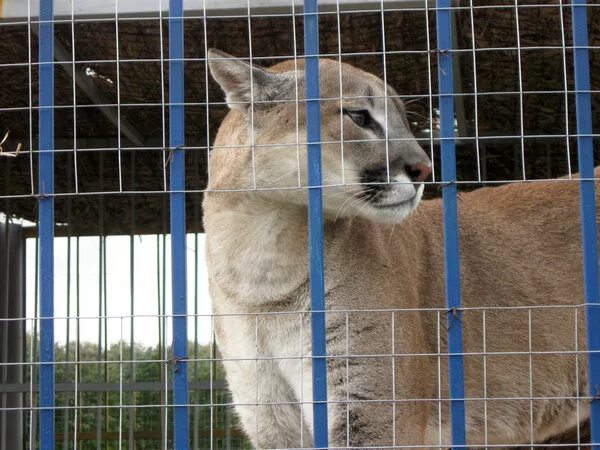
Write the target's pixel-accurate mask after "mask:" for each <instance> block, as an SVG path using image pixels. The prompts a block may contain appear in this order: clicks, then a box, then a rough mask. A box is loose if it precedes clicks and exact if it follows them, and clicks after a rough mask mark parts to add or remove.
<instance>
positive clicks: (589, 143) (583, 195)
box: [561, 0, 600, 449]
mask: <svg viewBox="0 0 600 450" xmlns="http://www.w3.org/2000/svg"><path fill="white" fill-rule="evenodd" d="M572 12H573V59H574V70H575V106H576V112H577V155H578V160H579V176H580V181H579V194H580V203H579V204H580V212H581V240H582V246H583V283H584V286H583V287H584V296H585V305H586V306H585V317H586V331H587V332H586V334H587V350H588V376H589V381H588V385H589V394H590V397H591V398H592V401H591V402H590V431H591V443H592V448H595V449H597V448H600V401H598V400H597V396H598V393H599V391H598V389H599V386H600V354H599V353H597V352H598V350H600V329H599V325H600V293H599V290H598V241H597V237H596V236H597V234H596V232H597V230H596V193H595V188H594V180H593V178H594V149H593V138H592V103H591V94H590V67H589V50H588V29H587V11H586V0H573V5H572ZM561 14H562V11H561Z"/></svg>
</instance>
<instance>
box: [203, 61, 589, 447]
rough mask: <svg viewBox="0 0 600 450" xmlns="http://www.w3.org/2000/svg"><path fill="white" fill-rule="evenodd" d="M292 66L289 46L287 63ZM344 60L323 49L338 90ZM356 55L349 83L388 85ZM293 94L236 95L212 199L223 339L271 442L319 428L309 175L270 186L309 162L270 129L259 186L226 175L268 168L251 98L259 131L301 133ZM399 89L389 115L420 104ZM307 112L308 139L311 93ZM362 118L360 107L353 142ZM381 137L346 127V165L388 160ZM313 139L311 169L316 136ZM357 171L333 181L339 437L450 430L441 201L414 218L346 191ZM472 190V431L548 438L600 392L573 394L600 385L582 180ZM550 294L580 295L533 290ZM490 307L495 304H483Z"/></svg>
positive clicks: (328, 154) (327, 80) (331, 258)
mask: <svg viewBox="0 0 600 450" xmlns="http://www.w3.org/2000/svg"><path fill="white" fill-rule="evenodd" d="M211 56H212V57H213V58H215V57H219V56H220V57H226V55H223V54H221V53H212V54H211ZM221 69H222V68H221ZM293 69H294V65H293V63H290V62H286V63H284V64H283V65H279V66H278V67H276V68H275V69H274V70H276V71H279V72H283V73H289V72H288V71H289V70H293ZM211 70H213V74H215V73H216V71H218V70H219V68H217V69H215V68H214V67H213V66H212V65H211ZM338 70H339V65H338V64H337V63H336V62H333V61H327V60H324V61H321V75H322V77H321V80H322V81H321V83H322V84H321V95H322V96H323V97H335V95H336V90H337V92H338V94H339V85H338V80H339V78H338V77H337V75H338V74H339V72H338ZM342 70H343V75H344V97H350V96H353V95H357V94H359V93H362V92H364V90H365V87H367V86H368V87H369V89H370V90H372V92H373V93H374V94H375V95H378V93H380V92H381V91H382V89H383V87H382V86H383V84H382V83H381V81H380V80H378V79H376V78H375V77H373V76H372V75H370V74H366V73H364V72H361V71H359V70H358V69H356V68H353V67H351V66H347V65H343V66H342ZM221 74H222V73H221ZM298 77H299V80H298V82H299V88H300V90H299V95H300V98H302V96H303V87H302V83H303V82H302V74H301V72H298ZM215 78H217V80H219V78H218V75H216V76H215ZM221 81H222V80H221ZM346 81H348V84H346ZM294 84H295V80H294ZM256 89H259V90H260V89H261V87H260V86H257V87H256ZM256 89H255V90H256ZM389 89H390V91H391V92H393V91H392V90H391V88H389ZM259 94H260V92H259ZM286 95H287V97H286V98H285V99H284V100H285V101H283V102H282V103H280V104H277V105H276V106H273V105H271V106H264V108H263V109H261V108H256V109H255V111H254V112H253V113H252V114H250V113H249V112H248V111H249V110H247V109H244V107H240V109H239V110H234V111H232V112H230V113H229V115H228V116H227V118H226V119H225V120H224V122H223V124H222V126H221V128H220V130H219V133H218V136H217V139H216V141H215V144H214V149H213V152H212V155H211V161H210V164H211V166H210V170H211V186H210V187H211V189H212V190H211V191H210V192H208V193H207V194H206V198H205V202H204V211H205V228H206V233H207V259H208V265H209V279H210V290H211V296H212V299H213V308H214V313H215V326H216V330H217V338H218V344H219V348H220V350H221V352H222V354H223V357H224V358H225V360H226V362H225V367H226V370H227V379H228V382H229V384H230V387H231V390H232V393H233V398H234V402H235V403H236V404H237V406H236V410H237V412H238V414H239V415H240V419H241V422H242V425H243V427H244V430H245V431H246V433H247V434H248V435H249V436H250V437H251V439H252V440H253V443H254V444H255V445H256V446H257V447H260V448H285V447H300V446H301V445H302V446H305V447H309V446H310V445H311V429H312V414H311V408H312V405H311V403H310V401H311V381H310V380H311V377H310V359H309V358H306V357H307V356H310V339H309V330H310V323H309V320H308V315H307V314H306V313H301V312H300V311H307V310H308V307H309V300H308V290H307V289H308V284H307V279H308V256H307V248H308V245H307V223H306V201H305V197H306V190H305V189H298V190H294V189H285V190H260V188H261V187H289V186H293V185H294V184H293V183H294V181H295V180H296V179H297V173H296V174H292V175H290V176H289V177H288V176H286V173H287V172H285V173H283V172H282V171H284V170H288V169H289V168H290V167H291V163H290V160H293V161H297V159H296V155H295V153H296V150H297V149H296V147H295V146H293V147H292V148H293V152H291V154H290V152H288V150H287V149H286V148H283V147H281V148H280V147H276V148H275V149H273V148H269V149H268V150H265V149H264V148H260V147H256V148H255V149H254V150H255V155H254V163H255V165H256V167H255V174H256V176H257V179H256V185H257V188H258V190H256V191H248V192H230V191H228V192H218V191H219V190H232V189H233V190H238V189H248V188H250V187H251V185H252V177H251V173H252V170H251V169H252V160H253V158H252V152H251V150H250V149H249V148H244V146H245V145H249V144H251V142H250V138H249V135H250V134H251V133H249V131H248V129H249V126H248V124H249V122H250V121H249V116H252V115H253V116H254V117H253V118H252V120H254V121H255V122H254V124H255V130H254V139H255V141H254V142H255V143H277V144H279V143H282V142H296V135H295V129H296V123H295V117H296V109H295V108H296V106H295V103H294V101H293V100H294V97H295V93H294V92H293V90H292V92H291V94H290V93H289V92H287V93H286ZM290 95H291V97H290ZM228 98H229V97H228ZM230 101H231V99H230ZM354 101H356V102H360V101H363V100H354ZM394 102H395V103H394V105H395V106H393V105H392V103H391V101H390V102H389V103H388V109H391V108H392V107H396V108H397V109H398V110H400V113H399V115H398V113H396V114H397V117H396V121H395V122H393V121H388V123H389V124H390V125H389V133H390V134H392V130H397V129H400V128H402V126H401V124H400V122H399V121H401V120H405V118H403V113H402V110H401V108H402V105H401V104H398V101H397V100H394ZM390 105H392V106H390ZM301 109H303V108H301ZM339 109H340V105H339V101H338V100H335V101H332V105H330V106H328V105H327V104H325V105H323V107H322V127H323V130H322V140H323V141H325V142H331V141H335V140H336V139H338V140H339V135H340V129H339V123H340V115H339ZM398 117H399V119H398ZM299 119H300V121H299V123H298V125H299V126H298V128H299V131H300V136H299V141H300V143H302V142H303V141H304V136H303V129H304V112H303V110H302V111H299ZM344 120H346V119H344ZM360 133H361V132H360V130H358V129H356V127H353V126H352V124H351V123H350V122H348V121H347V120H346V121H345V122H344V140H345V142H348V141H351V140H354V139H357V138H358V139H360V138H361V136H362V135H361V134H360ZM394 133H396V131H394ZM404 136H406V134H405V135H404ZM411 136H412V135H411ZM399 142H400V143H398V141H396V142H391V141H390V142H389V143H388V146H389V148H388V151H390V152H392V153H393V155H394V157H395V156H398V155H400V157H404V158H407V159H410V158H413V161H415V160H416V159H414V158H418V157H420V158H421V159H422V160H425V159H426V156H425V154H424V153H419V152H418V148H417V147H418V145H417V144H416V141H414V140H413V141H409V140H407V141H399ZM357 145H358V144H357ZM368 145H369V146H370V147H369V146H368V148H364V147H360V149H359V150H360V151H364V152H366V154H358V150H357V147H356V146H353V145H352V144H351V143H348V144H347V145H346V144H345V158H348V159H347V163H348V168H349V169H351V170H350V171H349V172H348V173H346V181H348V180H350V181H356V176H355V172H352V170H360V169H361V164H363V165H364V166H368V165H369V164H373V163H374V162H375V161H381V152H382V147H381V145H382V144H381V143H377V144H368ZM223 146H227V147H228V148H223ZM219 147H221V148H219ZM279 150H282V151H281V152H279ZM298 150H299V151H300V159H301V167H300V169H301V174H300V175H301V178H302V179H304V177H305V166H304V163H302V161H304V159H305V149H304V146H303V145H302V144H301V145H300V146H299V148H298ZM339 150H340V148H339V145H336V144H324V145H323V161H324V163H323V167H324V179H325V180H326V181H330V182H332V184H336V182H337V181H339V178H341V173H340V172H339V171H338V169H337V167H340V166H339V165H338V163H339V162H340V161H339V158H340V156H339V155H340V153H339ZM421 152H422V151H421ZM336 158H337V159H336ZM364 166H363V167H364ZM270 180H271V181H270ZM270 183H271V184H270ZM280 183H282V184H280ZM286 183H289V184H286ZM400 184H402V183H400ZM357 189H360V187H358V186H353V187H352V186H350V187H348V186H345V187H332V188H329V189H328V188H326V189H325V190H324V209H325V218H326V221H325V251H326V254H325V272H326V276H325V280H326V292H327V297H326V302H327V308H328V311H329V312H328V315H327V327H328V335H327V336H328V345H327V353H328V355H329V356H331V357H332V358H331V359H330V360H329V362H328V394H329V400H330V401H331V403H330V405H329V435H330V445H331V446H352V447H364V446H376V445H378V446H392V445H396V446H402V445H425V446H426V445H431V446H437V445H449V444H450V431H449V409H448V403H447V402H445V401H443V402H441V403H440V402H438V401H437V400H438V398H440V394H441V398H442V399H444V398H447V397H448V393H447V358H446V357H445V356H444V354H445V352H446V351H447V348H446V326H447V323H446V320H445V312H444V305H445V300H444V298H445V297H444V267H443V241H442V228H441V227H442V216H441V203H440V201H439V200H431V201H423V202H421V203H420V205H419V206H418V208H417V209H416V211H415V212H414V213H412V214H411V215H410V216H408V218H406V214H405V213H404V212H403V213H402V214H399V215H398V216H396V220H392V219H394V217H393V216H390V215H389V214H388V213H381V216H378V214H379V213H378V212H377V211H371V210H370V209H368V208H369V205H366V204H362V205H360V204H359V205H358V206H357V205H354V206H353V207H350V208H347V207H346V205H347V204H344V202H348V203H352V200H350V201H348V198H350V196H351V195H354V194H355V192H356V190H357ZM415 195H416V194H415ZM419 197H420V195H419ZM461 198H462V200H460V201H459V205H458V206H459V228H460V255H461V289H462V301H463V306H464V307H465V308H467V309H466V310H465V311H464V312H463V313H462V314H463V315H462V318H463V341H464V351H465V352H466V353H467V355H466V356H465V357H464V364H465V392H466V396H467V398H473V399H476V400H471V401H467V403H466V414H467V417H466V421H467V439H468V443H469V445H471V446H478V445H483V444H484V442H485V440H486V437H485V434H487V443H488V444H497V445H508V444H517V443H528V442H530V440H531V438H533V441H534V442H541V441H543V440H544V439H547V438H548V437H551V436H553V435H556V434H558V433H561V432H562V431H565V430H567V429H568V428H571V427H572V426H574V425H576V424H577V420H579V421H583V420H584V419H586V418H587V416H588V406H587V402H585V401H581V402H579V415H578V416H577V402H575V401H574V400H569V399H561V397H562V398H564V397H566V398H571V397H575V396H577V395H585V394H586V393H587V383H586V361H585V357H584V356H580V357H579V358H577V357H576V356H575V354H573V351H574V350H575V349H576V348H577V349H578V350H584V349H585V339H584V338H585V331H584V327H583V325H584V320H583V315H582V309H581V307H580V308H577V309H575V308H574V307H573V306H574V305H580V304H582V303H583V293H582V270H581V243H580V229H579V226H580V224H579V209H578V185H577V182H576V181H573V180H557V181H551V182H541V183H527V184H513V185H507V186H502V187H498V188H484V189H479V190H477V191H475V192H471V193H465V194H462V195H461ZM417 202H418V198H417ZM415 204H416V203H415ZM340 209H341V213H340V214H339V215H338V214H337V213H338V212H340ZM371 209H374V208H371ZM336 216H337V217H336ZM334 219H336V220H334ZM381 222H386V223H381ZM388 222H395V223H394V224H390V223H388ZM538 305H548V306H557V305H565V306H566V307H565V308H553V309H549V308H546V309H540V308H533V309H528V308H526V307H530V306H538ZM482 307H483V308H488V309H486V310H485V312H484V310H483V309H470V308H482ZM504 307H523V308H513V309H503V308H504ZM367 310H368V311H367ZM392 310H393V311H394V312H391V311H392ZM577 311H578V312H579V313H578V312H577ZM269 313H271V314H269ZM484 314H485V319H486V320H485V336H484V334H483V328H484V324H483V315H484ZM576 317H577V320H578V327H576V323H575V320H576ZM346 324H347V325H348V327H346ZM530 324H531V327H530V326H529V325H530ZM530 329H531V341H530V339H529V330H530ZM392 332H393V335H392ZM576 333H577V335H578V338H577V339H576ZM530 351H531V352H532V353H531V354H530V353H529V352H530ZM484 352H485V353H486V354H485V356H484V355H483V353H484ZM507 352H508V353H510V354H506V353H507ZM543 352H559V353H554V354H549V353H543ZM560 352H571V353H560ZM392 354H393V355H395V356H394V357H392ZM438 354H440V355H441V356H438ZM348 355H350V357H348ZM530 367H531V371H530ZM438 371H439V372H440V373H439V375H438ZM438 379H439V380H441V386H439V385H438ZM392 380H395V384H394V383H393V382H392ZM530 380H531V381H532V383H531V384H530ZM576 380H578V381H579V384H577V382H576ZM530 397H533V398H541V399H539V400H533V401H530V400H529V399H530ZM548 397H550V398H554V399H547V398H548ZM483 398H487V399H489V400H488V401H487V405H486V402H484V401H483ZM393 399H395V402H392V400H393ZM427 400H431V401H427ZM300 402H304V404H303V405H302V406H299V403H300ZM257 403H258V404H260V406H258V407H257V406H256V404H257ZM440 417H441V424H440V422H439V418H440ZM530 424H531V426H530ZM440 431H441V433H440ZM530 432H532V433H533V436H530Z"/></svg>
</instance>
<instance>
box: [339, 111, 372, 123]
mask: <svg viewBox="0 0 600 450" xmlns="http://www.w3.org/2000/svg"><path fill="white" fill-rule="evenodd" d="M344 114H346V115H347V116H348V117H350V118H351V119H352V121H353V122H354V123H355V124H356V125H358V126H359V127H366V126H368V125H369V124H370V123H371V120H372V119H371V114H370V113H369V111H367V110H366V109H355V110H352V109H344Z"/></svg>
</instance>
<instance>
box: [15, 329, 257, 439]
mask: <svg viewBox="0 0 600 450" xmlns="http://www.w3.org/2000/svg"><path fill="white" fill-rule="evenodd" d="M27 343H28V347H29V346H30V343H31V340H30V337H28V339H27ZM35 347H36V348H37V347H38V345H37V342H36V345H35ZM32 350H35V349H31V348H28V354H30V351H32ZM188 350H189V351H188V355H189V361H188V363H187V367H188V381H189V385H190V389H189V391H188V395H189V400H188V403H189V404H190V405H191V406H190V408H189V420H190V421H189V430H190V433H189V434H190V449H206V448H211V439H212V448H214V449H220V448H223V449H225V448H231V449H250V448H252V447H251V446H250V444H249V442H248V440H247V439H246V438H245V437H244V436H243V434H242V432H241V431H240V430H239V429H238V428H236V427H235V424H236V420H235V417H234V415H233V409H232V407H231V406H228V405H229V404H230V403H231V397H230V394H229V392H228V391H227V389H226V388H225V385H224V370H223V367H222V364H221V363H220V362H219V361H218V360H217V359H218V358H219V355H217V354H216V348H215V347H214V346H212V345H198V344H196V345H195V344H194V343H193V342H190V343H189V347H188ZM213 352H214V353H215V355H216V356H215V357H214V358H211V353H213ZM35 353H37V351H36V352H35ZM54 355H55V361H56V363H55V383H56V388H57V389H56V394H55V404H56V406H57V411H56V415H55V417H56V421H55V432H56V449H57V450H58V449H72V448H74V436H75V431H76V433H77V448H78V449H81V450H88V449H89V450H92V449H94V450H97V449H102V450H116V449H118V448H119V439H121V444H122V448H124V449H128V448H133V449H136V450H156V449H161V448H164V445H165V440H166V448H173V425H172V424H173V421H172V413H173V409H172V407H169V406H165V405H170V404H171V403H172V393H171V391H170V386H171V384H172V383H171V381H172V371H173V366H172V363H171V362H170V361H169V359H170V356H169V355H171V350H170V348H166V349H164V348H161V347H159V346H156V347H146V346H143V345H140V344H134V346H133V347H131V346H130V345H129V344H128V343H125V342H115V343H112V344H110V345H109V346H108V348H100V347H99V346H98V345H97V344H95V343H91V342H80V343H79V346H77V343H76V342H69V343H68V344H65V345H60V344H56V345H55V347H54ZM36 359H37V354H36V355H34V360H36ZM36 372H37V367H35V368H34V370H33V373H30V374H28V377H32V378H33V382H34V383H36V382H37V376H38V374H37V373H36ZM211 373H212V385H213V390H212V395H211V391H210V386H211V382H210V380H211ZM75 384H77V396H75V389H74V388H75ZM37 401H38V399H37V395H35V394H34V399H33V404H34V405H36V404H37ZM25 416H26V422H27V424H26V427H27V429H26V433H28V429H29V424H30V422H31V420H32V417H31V415H30V414H26V415H25ZM33 420H36V418H35V417H33ZM35 423H36V422H34V427H36V426H37V425H35ZM34 431H35V433H36V434H37V430H35V429H34ZM65 441H66V442H65Z"/></svg>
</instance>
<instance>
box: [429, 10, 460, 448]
mask: <svg viewBox="0 0 600 450" xmlns="http://www.w3.org/2000/svg"><path fill="white" fill-rule="evenodd" d="M451 12H452V11H451V6H450V0H437V13H436V20H437V44H438V52H439V54H438V55H439V56H438V77H439V91H440V92H439V93H440V100H439V101H440V138H441V144H440V146H441V160H442V208H443V210H442V211H443V221H444V224H443V227H444V269H445V277H446V306H447V315H446V317H447V321H448V354H449V356H448V377H449V380H448V383H449V387H450V389H449V394H450V420H451V430H452V447H453V448H460V447H465V445H466V440H465V403H464V397H465V393H464V373H463V356H462V323H461V322H462V312H461V309H460V307H461V300H460V259H459V251H458V210H457V204H456V196H457V189H456V154H455V147H454V86H453V76H452V75H453V72H452V17H451Z"/></svg>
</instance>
